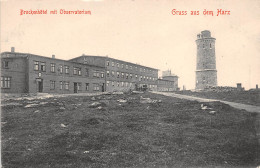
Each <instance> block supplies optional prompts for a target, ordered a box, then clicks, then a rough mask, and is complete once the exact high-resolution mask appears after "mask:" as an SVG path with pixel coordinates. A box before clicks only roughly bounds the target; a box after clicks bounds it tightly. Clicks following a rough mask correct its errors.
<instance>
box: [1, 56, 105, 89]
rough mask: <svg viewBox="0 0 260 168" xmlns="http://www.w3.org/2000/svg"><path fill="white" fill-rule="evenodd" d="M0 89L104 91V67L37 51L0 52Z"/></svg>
mask: <svg viewBox="0 0 260 168" xmlns="http://www.w3.org/2000/svg"><path fill="white" fill-rule="evenodd" d="M1 62H2V66H1V92H2V93H38V92H44V93H84V92H101V91H105V71H104V68H102V67H99V66H93V65H86V64H81V63H75V62H70V61H65V60H60V59H55V58H49V57H44V56H39V55H33V54H26V53H17V52H4V53H2V54H1Z"/></svg>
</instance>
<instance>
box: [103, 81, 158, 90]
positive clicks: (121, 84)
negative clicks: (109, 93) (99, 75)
mask: <svg viewBox="0 0 260 168" xmlns="http://www.w3.org/2000/svg"><path fill="white" fill-rule="evenodd" d="M106 84H107V87H109V86H112V87H115V86H116V87H134V85H135V83H131V82H118V81H107V83H106ZM148 86H149V88H156V87H157V85H148Z"/></svg>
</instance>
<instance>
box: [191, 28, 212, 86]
mask: <svg viewBox="0 0 260 168" xmlns="http://www.w3.org/2000/svg"><path fill="white" fill-rule="evenodd" d="M215 40H216V39H215V38H213V37H211V33H210V31H208V30H204V31H202V32H201V34H198V35H197V40H196V44H197V67H196V90H203V89H205V88H207V87H211V86H217V70H216V56H215Z"/></svg>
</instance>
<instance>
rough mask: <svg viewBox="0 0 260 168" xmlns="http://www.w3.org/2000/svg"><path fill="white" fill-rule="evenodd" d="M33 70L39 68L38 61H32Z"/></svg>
mask: <svg viewBox="0 0 260 168" xmlns="http://www.w3.org/2000/svg"><path fill="white" fill-rule="evenodd" d="M34 70H35V71H38V70H39V61H34Z"/></svg>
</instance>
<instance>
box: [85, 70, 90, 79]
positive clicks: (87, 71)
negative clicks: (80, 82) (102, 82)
mask: <svg viewBox="0 0 260 168" xmlns="http://www.w3.org/2000/svg"><path fill="white" fill-rule="evenodd" d="M85 75H86V76H88V77H89V70H88V68H86V74H85Z"/></svg>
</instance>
